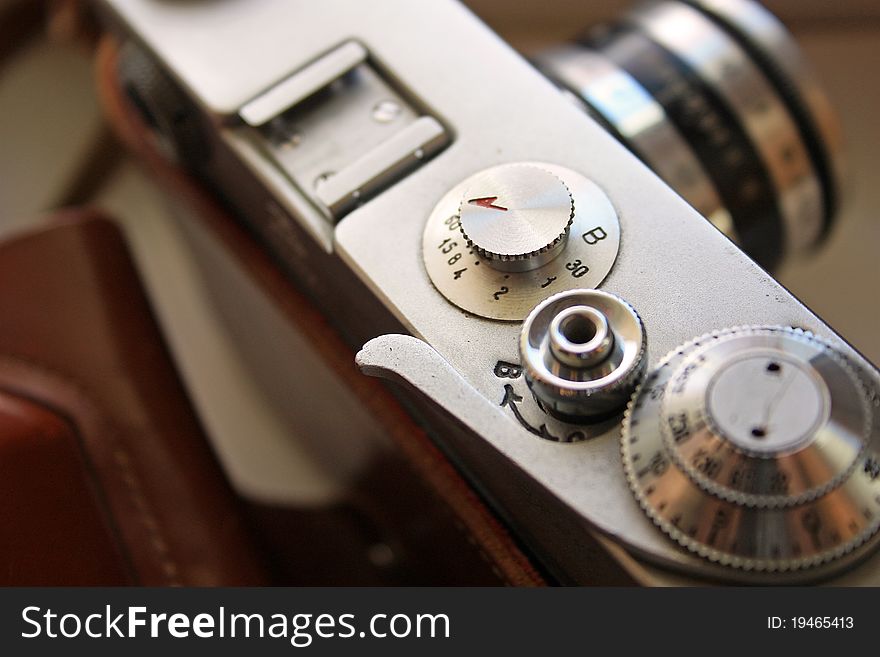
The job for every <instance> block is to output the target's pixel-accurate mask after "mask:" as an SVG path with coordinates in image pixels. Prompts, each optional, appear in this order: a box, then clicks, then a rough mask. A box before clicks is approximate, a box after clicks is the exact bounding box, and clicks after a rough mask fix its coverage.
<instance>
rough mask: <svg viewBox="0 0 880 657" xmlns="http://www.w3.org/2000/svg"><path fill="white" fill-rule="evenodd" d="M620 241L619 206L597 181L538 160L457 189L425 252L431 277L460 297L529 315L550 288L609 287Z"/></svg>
mask: <svg viewBox="0 0 880 657" xmlns="http://www.w3.org/2000/svg"><path fill="white" fill-rule="evenodd" d="M511 176H513V178H514V180H515V182H517V187H516V188H513V187H510V186H509V180H510V177H511ZM520 183H523V184H524V185H525V186H520ZM493 197H497V198H496V201H489V200H488V199H491V198H493ZM505 199H510V200H505ZM471 200H474V201H478V202H485V203H487V204H490V205H491V204H495V205H497V206H501V207H506V205H509V206H510V209H508V210H505V211H502V210H497V209H494V208H491V207H483V206H478V205H476V204H472V203H470V201H471ZM505 204H506V205H505ZM460 212H462V213H463V217H462V219H461V220H460V219H459V213H460ZM510 215H512V217H511V216H510ZM511 220H512V221H513V222H515V223H514V225H515V228H511V227H510V221H511ZM465 231H467V234H468V237H470V236H471V235H473V236H474V239H473V242H474V244H473V246H468V243H467V241H465V239H466V238H465V237H464V235H463V233H464V232H465ZM475 231H476V232H475ZM566 233H567V234H568V235H570V237H569V238H568V239H564V236H565V235H566ZM619 241H620V226H619V224H618V221H617V213H616V212H615V210H614V207H613V206H612V205H611V202H610V201H609V200H608V197H607V196H606V195H605V194H604V193H603V192H602V190H601V189H599V188H598V187H597V186H596V184H595V183H593V182H591V181H590V180H588V179H586V178H585V177H584V176H582V175H581V174H579V173H576V172H575V171H572V170H570V169H567V168H565V167H560V166H558V165H554V164H548V163H545V162H529V163H516V164H507V165H502V166H498V167H492V168H490V169H487V170H485V171H481V172H479V173H476V174H474V175H473V176H470V177H469V178H467V179H466V180H464V181H463V182H461V183H459V184H458V185H456V186H455V187H453V188H452V189H451V190H450V191H449V192H448V193H447V194H445V195H444V196H443V198H442V199H441V200H440V202H439V203H438V204H437V205H436V207H435V208H434V210H433V211H432V212H431V215H430V217H429V218H428V222H427V224H426V226H425V232H424V235H423V237H422V253H423V257H424V262H425V268H426V269H427V272H428V275H429V276H430V277H431V282H432V283H433V284H434V286H435V287H436V288H437V290H439V291H440V292H441V293H442V294H443V295H444V296H445V297H446V298H447V299H449V300H450V301H451V302H452V303H454V304H456V305H457V306H459V307H460V308H463V309H464V310H467V311H468V312H471V313H474V314H475V315H480V316H482V317H489V318H491V319H502V320H521V319H523V318H524V317H525V316H526V315H527V314H528V313H529V312H530V311H531V310H532V308H533V307H534V306H535V304H536V303H538V302H539V301H540V300H541V299H544V298H546V297H547V296H549V295H550V294H553V293H555V292H559V291H561V290H566V289H575V288H584V287H596V286H597V285H599V283H601V282H602V279H604V278H605V276H606V274H607V273H608V271H609V270H610V269H611V267H612V265H613V264H614V260H615V258H616V257H617V250H618V245H619ZM480 244H482V245H484V246H483V247H481V246H479V245H480ZM479 249H482V250H483V251H484V252H485V254H486V255H490V254H492V255H493V256H494V260H492V261H488V260H487V259H486V258H485V257H483V256H481V255H480V253H479V252H478V250H479ZM492 249H494V251H492ZM499 251H502V252H505V253H502V254H499V253H498V252H499ZM501 255H504V256H505V258H506V260H504V261H499V260H498V258H499V257H500V256H501ZM548 258H549V260H548ZM499 262H505V263H509V264H513V268H512V269H511V268H509V267H508V268H506V269H501V268H499ZM492 264H494V267H493V266H491V265H492ZM534 265H537V268H533V269H524V267H525V268H529V267H533V266H534Z"/></svg>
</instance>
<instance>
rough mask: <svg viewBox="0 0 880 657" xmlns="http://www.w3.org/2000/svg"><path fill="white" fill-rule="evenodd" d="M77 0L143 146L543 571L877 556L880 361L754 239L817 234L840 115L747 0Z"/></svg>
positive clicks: (685, 575)
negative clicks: (531, 57)
mask: <svg viewBox="0 0 880 657" xmlns="http://www.w3.org/2000/svg"><path fill="white" fill-rule="evenodd" d="M102 4H103V5H104V6H105V8H106V9H107V10H108V11H107V15H108V16H109V17H110V20H111V22H112V23H113V24H114V25H115V26H116V29H117V30H118V31H119V32H120V34H122V35H123V36H124V38H125V39H127V41H128V43H127V45H126V48H125V50H124V55H125V58H124V60H123V67H122V71H123V82H124V84H125V87H126V89H127V91H128V93H129V95H130V97H131V99H132V100H133V102H134V103H135V105H137V106H138V107H139V108H140V110H141V111H142V113H143V115H144V117H145V118H146V120H147V121H148V122H149V123H150V124H151V125H152V126H153V127H154V128H155V133H156V136H157V139H158V140H159V141H160V142H161V144H162V147H163V149H164V152H165V153H166V154H167V156H168V157H169V158H173V159H175V160H176V161H177V162H179V163H181V164H182V165H184V166H186V167H187V168H188V169H189V170H190V171H191V172H193V173H194V174H195V175H197V176H198V177H199V178H200V179H201V180H202V181H203V182H205V183H206V184H207V185H209V186H210V188H211V189H212V190H214V192H215V193H216V194H217V195H218V196H219V197H220V198H222V199H223V200H224V201H225V202H226V203H227V204H228V205H229V207H231V208H233V209H234V210H235V212H236V214H237V215H238V216H239V217H240V219H241V221H242V222H244V224H245V225H246V226H247V227H248V228H249V229H251V230H252V231H253V232H254V233H255V234H256V235H257V236H258V237H259V239H260V240H261V241H262V243H263V244H264V245H265V247H266V248H267V249H269V250H270V251H271V252H272V254H273V255H274V257H275V258H276V259H277V261H278V262H279V263H280V264H281V266H282V267H284V269H285V270H286V271H287V272H288V273H289V275H290V276H291V277H293V278H294V279H295V280H296V281H297V282H298V283H299V284H300V285H302V286H303V287H304V288H305V289H306V290H307V291H308V292H309V294H310V295H311V296H312V298H313V299H314V300H315V301H316V303H317V304H319V305H320V307H321V308H322V309H323V311H324V312H325V313H326V314H327V316H328V317H329V318H330V319H331V321H332V322H333V323H334V324H335V325H336V326H337V327H338V329H339V330H340V331H341V332H342V333H343V334H344V335H345V337H346V338H347V340H348V341H349V342H350V344H351V346H352V347H353V349H360V351H359V353H358V354H357V361H358V364H359V365H360V367H361V369H362V370H363V371H364V372H365V373H366V374H369V375H374V376H380V377H384V378H387V379H390V380H393V381H395V382H397V383H399V384H401V385H400V394H401V396H402V398H403V399H404V400H405V403H406V404H407V406H408V408H409V409H410V411H411V412H412V413H413V414H414V415H415V416H416V417H417V418H418V419H419V421H420V422H421V423H422V424H423V425H424V426H425V427H426V428H427V429H428V430H429V432H430V434H431V436H432V437H433V438H434V439H435V440H436V441H437V443H438V444H439V445H440V446H441V447H442V448H443V450H444V451H445V452H446V453H447V454H448V455H449V456H450V458H451V459H453V460H454V462H455V463H456V464H457V465H458V466H459V468H460V469H461V471H462V472H464V473H466V475H467V476H468V478H469V480H470V481H471V483H472V484H473V485H474V487H475V488H476V489H477V490H479V491H480V493H481V494H482V495H483V496H484V498H485V499H486V500H488V501H489V502H490V503H491V504H492V506H493V508H494V509H495V510H496V511H497V512H498V514H499V515H500V516H501V517H502V518H503V519H504V520H505V522H506V523H507V524H508V526H509V527H511V528H512V529H513V531H514V532H515V533H516V535H517V537H518V539H519V540H520V541H522V543H523V544H524V545H525V546H526V547H527V548H528V550H529V551H530V552H531V553H532V554H533V555H534V556H535V557H536V558H537V559H538V560H539V561H540V563H541V564H542V566H543V567H544V568H545V569H546V571H547V572H549V573H551V574H552V575H553V576H555V577H556V578H558V579H559V580H560V581H564V582H575V583H578V582H588V581H590V579H591V566H592V565H593V564H591V559H590V557H589V556H588V551H587V549H586V548H585V546H586V545H588V544H589V545H593V544H594V543H595V542H596V541H598V542H599V543H600V544H601V545H602V546H603V548H604V549H606V550H607V551H608V552H609V553H610V554H611V555H612V556H613V558H614V559H615V560H616V561H617V563H618V564H619V565H620V567H621V568H624V569H627V570H628V571H630V572H631V573H637V578H638V579H640V581H644V582H646V583H655V584H674V583H695V582H700V581H714V582H719V581H726V582H745V583H796V582H814V581H824V582H831V583H837V584H880V561H878V557H877V556H876V555H873V556H872V550H873V548H874V547H876V543H877V540H878V538H877V536H878V533H877V529H878V524H880V408H878V399H880V397H878V392H880V377H878V372H877V370H876V369H875V368H874V366H873V365H871V364H870V363H869V362H867V361H866V360H865V359H864V358H863V357H862V356H860V355H859V354H858V353H857V352H856V351H855V350H854V349H852V348H851V347H850V346H849V345H847V344H846V343H845V342H844V341H843V340H842V339H841V338H840V337H839V336H837V335H836V334H835V333H834V331H833V330H832V329H831V328H829V327H828V326H827V325H826V324H824V323H823V322H822V321H821V320H820V319H819V318H818V317H816V316H815V315H814V314H813V313H811V312H810V310H809V309H808V308H806V307H804V306H803V305H802V304H801V303H799V302H798V300H797V299H795V298H794V297H793V296H792V295H791V294H790V293H789V292H788V291H787V290H785V289H784V288H783V287H781V286H780V285H779V284H778V283H777V282H776V281H775V280H774V279H773V278H772V277H771V276H770V275H769V274H768V273H767V272H766V271H765V269H763V268H762V266H763V267H766V268H772V267H773V266H774V265H775V264H776V263H777V262H778V260H779V259H780V258H781V257H782V256H783V255H784V254H785V253H787V252H791V251H796V250H801V249H805V248H809V247H810V246H812V245H814V244H816V243H818V242H819V241H821V239H822V238H823V236H824V235H825V234H826V233H827V231H828V229H829V226H830V223H831V220H832V218H833V216H834V212H835V208H836V205H837V203H838V193H839V191H838V190H839V184H840V162H839V154H840V136H839V133H838V130H837V127H836V123H835V120H834V117H833V115H832V113H831V112H830V110H829V108H828V104H827V101H826V99H825V96H824V95H823V94H822V92H821V90H820V89H819V87H818V86H817V85H816V83H815V82H814V80H813V78H812V76H811V74H810V72H809V70H808V69H807V67H806V65H805V64H804V62H803V59H802V57H801V55H800V53H799V52H798V50H797V48H796V46H795V45H794V44H793V42H792V41H791V37H790V36H789V35H788V34H787V33H786V32H785V30H784V28H782V26H781V25H780V24H779V23H778V22H777V21H776V19H775V18H773V17H772V16H771V15H770V14H769V13H768V12H767V11H766V10H765V9H763V8H762V7H761V6H759V5H758V4H756V3H754V2H751V1H750V0H699V1H697V0H694V1H690V2H683V1H680V0H665V1H660V2H654V3H651V4H648V5H644V6H641V7H639V8H637V9H635V10H634V11H633V12H631V13H630V14H628V15H627V17H626V18H625V19H624V20H622V21H621V22H620V23H618V24H617V25H615V26H612V27H610V28H604V29H601V30H598V31H594V32H593V33H591V34H590V35H589V36H588V37H586V38H585V39H584V40H583V41H582V42H579V43H576V44H572V45H568V46H565V47H562V48H558V49H555V50H553V51H550V52H547V53H545V54H544V55H541V56H539V57H538V58H537V59H536V60H535V61H534V62H531V63H530V62H528V61H526V60H525V59H524V58H523V57H521V56H520V55H518V54H517V53H516V52H514V51H513V50H512V49H511V48H510V47H508V46H507V45H506V44H505V43H503V42H502V41H501V40H500V39H498V37H497V36H495V35H494V34H493V33H492V32H491V31H490V30H489V29H487V28H486V27H485V26H484V25H483V24H482V23H480V22H479V21H478V20H477V19H476V18H475V17H474V16H473V15H471V14H470V13H469V11H468V10H467V9H466V8H464V7H463V6H461V5H459V4H457V3H455V2H452V1H448V0H434V1H431V2H405V1H403V0H377V1H373V2H368V3H367V2H352V1H351V0H327V1H325V2H321V3H315V2H305V1H303V2H273V1H272V0H251V1H249V2H245V1H244V0H238V1H234V0H227V1H226V2H218V3H191V2H184V3H167V2H161V1H158V0H103V2H102ZM560 89H562V93H560ZM584 110H586V113H587V114H589V115H590V116H591V117H592V119H591V118H588V117H587V116H585V112H584ZM640 159H641V161H640ZM643 162H644V163H643ZM645 164H647V165H649V166H650V167H651V168H653V169H654V171H656V174H659V176H660V177H658V175H655V173H652V171H651V169H649V168H648V166H646V165H645ZM661 178H663V179H664V180H665V181H666V182H667V183H669V185H671V187H672V188H674V189H675V190H677V191H678V192H679V193H680V194H681V196H679V195H678V194H676V193H675V192H674V191H673V190H672V189H671V188H670V187H669V186H667V184H665V183H664V182H662V180H661ZM682 197H683V198H682ZM695 208H696V210H695ZM697 210H699V212H698V211H697ZM700 213H702V214H703V215H705V217H707V218H708V219H709V220H710V221H706V219H705V218H703V216H701V214H700ZM713 224H714V225H713ZM731 240H734V241H735V242H737V243H739V244H740V245H741V246H742V247H743V248H744V249H745V250H746V251H747V252H748V253H749V254H750V255H751V256H752V257H753V258H754V259H755V260H754V261H753V260H752V259H751V258H750V257H748V256H747V255H745V254H744V253H743V251H741V250H740V248H738V247H737V246H736V244H735V243H734V241H731ZM756 261H757V262H758V263H760V265H762V266H759V265H758V264H756ZM290 376H297V377H301V376H308V373H307V372H305V373H304V372H291V373H290Z"/></svg>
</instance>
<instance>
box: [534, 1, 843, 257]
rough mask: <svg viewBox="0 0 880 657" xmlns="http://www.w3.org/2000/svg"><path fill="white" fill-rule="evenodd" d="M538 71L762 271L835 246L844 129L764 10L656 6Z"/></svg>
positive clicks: (551, 54) (555, 52) (545, 61)
mask: <svg viewBox="0 0 880 657" xmlns="http://www.w3.org/2000/svg"><path fill="white" fill-rule="evenodd" d="M536 64H537V66H538V67H539V68H540V69H541V70H542V71H543V72H544V73H545V74H546V75H548V77H550V78H551V79H552V80H554V81H555V82H556V83H557V84H559V85H560V87H561V88H562V89H563V90H564V91H565V92H566V95H567V96H569V97H570V98H572V99H573V100H574V101H575V102H577V103H578V104H579V105H580V106H581V107H582V108H583V109H584V110H585V111H587V112H588V113H589V114H590V115H591V116H593V117H594V118H595V119H596V120H597V121H599V122H600V124H602V125H603V126H604V127H605V128H606V129H607V130H608V131H609V132H610V133H611V134H613V135H614V136H615V137H616V138H617V139H618V140H620V141H621V142H622V143H623V144H624V145H626V146H627V147H628V148H629V149H630V150H632V151H633V153H634V154H635V155H637V156H638V157H639V158H640V159H642V160H643V161H644V162H645V163H646V164H647V165H648V166H650V167H651V168H652V169H654V171H655V172H656V173H657V174H658V175H659V176H660V177H661V178H663V179H664V180H665V181H666V183H667V184H669V185H670V187H672V188H673V189H675V190H676V191H678V193H679V194H681V196H682V197H683V198H684V199H685V200H687V201H688V202H689V203H690V204H691V205H693V206H694V208H696V209H697V210H698V211H699V212H700V213H701V214H703V215H704V216H705V217H706V218H708V219H709V220H710V221H712V223H713V224H715V225H716V226H717V227H718V228H719V229H720V230H721V231H723V232H724V233H725V234H727V235H728V236H729V237H731V239H733V240H734V241H736V242H737V243H738V244H739V245H740V246H741V247H742V248H743V249H744V250H745V251H746V252H747V253H748V254H749V255H751V256H752V257H753V258H754V259H755V260H756V261H757V262H759V263H760V264H761V265H763V266H764V267H766V268H768V269H772V268H774V267H775V266H776V265H778V264H779V262H780V261H781V259H782V258H783V257H785V256H787V255H789V254H791V253H796V252H802V251H805V250H807V249H809V248H811V247H813V246H815V245H817V244H818V243H820V242H821V241H822V240H823V239H824V237H825V236H826V235H827V234H828V230H829V228H830V226H831V223H832V220H833V218H834V215H835V213H836V210H837V206H838V200H839V190H840V183H841V178H842V157H841V151H842V148H841V134H840V128H839V125H838V123H837V120H836V117H835V115H834V113H833V111H832V110H831V108H830V104H829V103H828V100H827V97H826V96H825V94H824V93H823V92H822V90H821V88H820V87H819V85H818V84H817V83H816V81H815V79H814V77H813V76H812V74H811V73H810V71H809V68H808V67H807V65H806V63H805V61H804V58H803V56H802V54H801V53H800V51H799V49H798V47H797V45H796V44H795V43H794V40H793V39H792V37H791V36H790V35H789V33H788V32H787V31H786V30H785V28H784V27H783V26H782V24H781V23H780V22H779V21H778V20H777V19H776V18H775V17H774V16H773V15H772V14H770V13H769V12H768V11H767V10H766V9H764V8H763V7H761V6H760V5H759V4H757V3H756V2H753V1H752V0H663V1H660V2H652V3H649V4H646V5H642V6H640V7H638V8H637V9H636V10H634V11H633V12H631V13H630V14H629V15H627V16H626V17H625V18H624V19H623V20H621V21H620V22H618V23H616V24H613V25H606V26H601V27H599V28H597V29H594V30H592V31H591V32H590V33H589V34H587V35H586V36H585V37H583V38H582V39H580V40H579V41H577V42H575V43H571V44H567V45H565V46H561V47H558V48H554V49H552V50H550V51H547V52H545V53H542V54H541V55H539V56H538V57H537V58H536Z"/></svg>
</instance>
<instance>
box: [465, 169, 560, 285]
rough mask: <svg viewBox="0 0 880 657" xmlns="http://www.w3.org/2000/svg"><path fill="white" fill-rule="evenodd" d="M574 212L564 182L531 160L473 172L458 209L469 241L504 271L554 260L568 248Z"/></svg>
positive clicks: (519, 269) (478, 251) (488, 260)
mask: <svg viewBox="0 0 880 657" xmlns="http://www.w3.org/2000/svg"><path fill="white" fill-rule="evenodd" d="M573 217H574V201H573V200H572V198H571V193H570V192H569V191H568V188H567V187H566V186H565V183H564V182H563V181H562V180H560V179H559V178H557V177H556V176H554V175H553V174H552V173H550V172H549V171H547V170H545V169H542V168H540V167H536V166H533V165H529V164H522V165H517V164H508V165H504V166H500V167H494V168H492V169H489V170H488V171H484V172H482V173H480V174H478V175H476V176H474V177H473V178H471V179H470V181H469V182H468V186H467V189H465V192H464V196H463V197H462V199H461V205H460V206H459V210H458V219H459V229H460V230H461V234H462V236H463V237H464V239H465V241H466V242H467V245H468V246H469V247H473V249H474V250H475V251H476V252H477V253H478V254H479V255H481V256H482V257H484V258H486V260H487V264H488V265H489V266H490V267H493V268H494V269H498V270H499V271H530V270H532V269H537V268H538V267H540V266H541V265H544V264H546V263H548V262H550V261H551V260H552V259H553V258H555V257H556V256H557V255H559V252H560V251H562V249H563V248H564V247H565V241H566V239H567V238H568V231H569V228H570V227H571V222H572V218H573Z"/></svg>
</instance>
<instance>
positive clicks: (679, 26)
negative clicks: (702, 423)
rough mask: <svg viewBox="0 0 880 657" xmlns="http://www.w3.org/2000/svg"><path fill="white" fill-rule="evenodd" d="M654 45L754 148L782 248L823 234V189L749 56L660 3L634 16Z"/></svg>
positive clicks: (681, 10)
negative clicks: (705, 91) (774, 205)
mask: <svg viewBox="0 0 880 657" xmlns="http://www.w3.org/2000/svg"><path fill="white" fill-rule="evenodd" d="M635 20H636V21H638V23H639V25H640V26H641V27H642V29H643V30H645V32H646V33H647V34H648V35H650V36H651V37H652V38H653V39H655V40H656V41H657V42H658V43H659V44H661V45H662V46H664V47H665V48H667V49H669V50H670V51H671V52H673V53H675V54H676V55H677V56H678V57H680V58H681V59H682V60H684V61H686V62H688V63H689V64H690V65H691V66H692V67H693V69H694V70H695V71H696V72H697V74H698V75H700V77H702V78H703V80H705V81H706V82H707V83H709V84H711V85H712V87H713V88H714V89H716V90H717V91H718V93H720V95H721V96H722V97H723V98H724V100H725V101H726V102H727V103H728V105H729V106H730V107H731V108H732V109H733V111H734V112H735V113H736V115H737V117H738V118H739V119H740V121H741V122H742V125H743V127H744V129H745V131H746V132H747V133H748V135H749V136H750V137H751V139H752V142H753V143H754V145H755V146H756V147H757V149H758V151H759V153H760V154H761V157H762V159H763V163H764V165H765V166H766V167H767V169H768V171H769V173H770V178H771V180H772V181H773V184H774V185H775V187H776V195H777V197H778V199H779V201H778V202H779V208H780V212H781V214H782V217H783V220H784V227H785V242H786V244H787V245H788V248H790V249H792V250H793V251H800V250H803V249H805V248H807V247H808V246H810V245H812V244H814V243H815V242H816V240H817V239H818V237H819V235H820V234H821V233H822V229H823V225H824V221H823V215H822V207H823V206H822V189H821V186H820V184H819V180H818V177H817V176H816V172H815V170H814V168H813V164H812V161H811V159H810V156H809V153H808V152H807V149H806V145H805V144H804V142H803V141H802V140H801V137H800V134H799V132H798V127H797V125H796V123H795V122H794V120H793V119H792V117H791V116H790V114H789V113H788V111H787V109H786V107H785V105H784V104H783V102H782V99H781V98H780V97H779V94H778V93H777V92H776V91H775V90H774V88H773V87H772V85H771V84H770V82H769V81H768V80H767V79H766V77H765V76H764V74H763V73H762V72H761V70H760V69H759V68H758V67H757V66H756V65H755V64H754V63H753V62H752V60H751V59H750V58H749V56H748V53H747V52H746V51H744V50H743V49H742V48H741V47H740V46H739V44H737V43H736V41H734V40H733V39H732V38H731V37H729V36H728V35H726V34H725V33H724V32H722V31H721V30H719V29H718V28H717V27H716V26H715V25H714V24H713V23H712V21H710V20H709V19H708V18H706V17H705V16H704V15H703V14H702V13H700V12H699V11H697V10H696V9H693V8H691V7H688V6H685V5H681V4H675V3H670V2H667V3H663V4H659V5H656V6H650V7H647V8H645V9H644V10H642V11H640V12H637V13H636V14H635Z"/></svg>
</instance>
